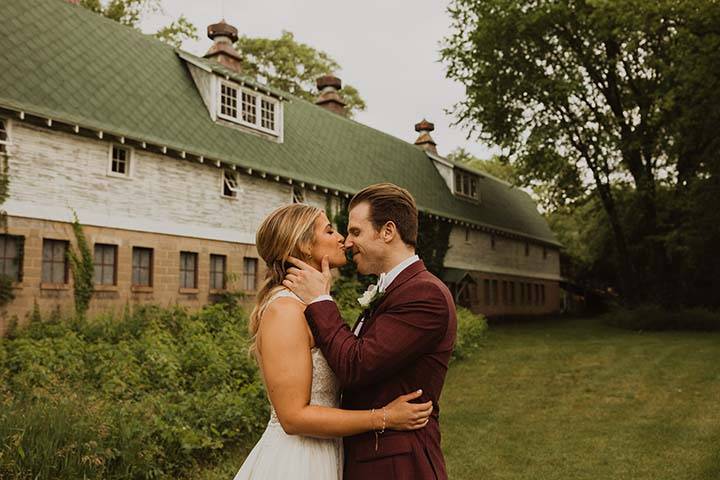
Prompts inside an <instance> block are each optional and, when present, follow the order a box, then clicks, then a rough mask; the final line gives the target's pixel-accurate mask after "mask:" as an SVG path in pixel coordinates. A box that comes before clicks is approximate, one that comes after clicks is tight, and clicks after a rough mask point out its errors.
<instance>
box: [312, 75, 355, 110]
mask: <svg viewBox="0 0 720 480" xmlns="http://www.w3.org/2000/svg"><path fill="white" fill-rule="evenodd" d="M315 84H316V85H317V89H318V91H319V92H320V94H319V95H318V98H317V100H315V105H318V106H320V107H322V108H324V109H325V110H329V111H331V112H333V113H335V114H337V115H341V116H343V117H346V116H347V109H346V108H345V105H346V103H345V101H344V100H343V98H342V95H340V90H342V80H340V79H339V78H338V77H336V76H334V75H323V76H322V77H318V79H317V80H316V82H315Z"/></svg>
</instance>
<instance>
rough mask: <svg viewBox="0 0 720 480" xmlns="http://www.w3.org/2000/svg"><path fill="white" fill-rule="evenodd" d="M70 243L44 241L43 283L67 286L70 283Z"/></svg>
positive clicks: (64, 241)
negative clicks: (68, 260)
mask: <svg viewBox="0 0 720 480" xmlns="http://www.w3.org/2000/svg"><path fill="white" fill-rule="evenodd" d="M67 250H68V242H67V241H66V240H50V239H47V238H46V239H44V240H43V260H42V281H43V283H55V284H65V283H67V282H68V262H67Z"/></svg>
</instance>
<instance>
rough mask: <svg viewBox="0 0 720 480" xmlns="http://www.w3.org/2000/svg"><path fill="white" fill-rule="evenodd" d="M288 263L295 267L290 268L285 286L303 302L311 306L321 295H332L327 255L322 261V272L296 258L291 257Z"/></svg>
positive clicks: (284, 281)
mask: <svg viewBox="0 0 720 480" xmlns="http://www.w3.org/2000/svg"><path fill="white" fill-rule="evenodd" d="M288 262H290V263H292V264H293V265H295V267H290V268H288V270H287V273H286V274H285V280H283V285H285V286H286V287H287V288H289V289H290V290H291V291H292V292H293V293H294V294H295V295H297V296H298V297H300V299H301V300H302V301H303V302H305V303H306V304H309V303H310V302H312V301H313V300H315V299H316V298H317V297H319V296H321V295H329V294H330V286H331V285H332V275H331V274H330V262H329V260H328V257H327V255H326V256H324V257H323V259H322V271H321V272H318V271H317V270H315V268H313V267H311V266H310V265H308V264H307V263H305V262H303V261H301V260H298V259H297V258H295V257H289V258H288Z"/></svg>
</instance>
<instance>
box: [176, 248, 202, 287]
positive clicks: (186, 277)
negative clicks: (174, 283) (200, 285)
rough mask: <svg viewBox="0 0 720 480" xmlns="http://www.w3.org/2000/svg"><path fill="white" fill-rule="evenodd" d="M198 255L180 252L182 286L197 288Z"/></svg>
mask: <svg viewBox="0 0 720 480" xmlns="http://www.w3.org/2000/svg"><path fill="white" fill-rule="evenodd" d="M197 258H198V255H197V253H195V252H180V288H197V272H198V261H197Z"/></svg>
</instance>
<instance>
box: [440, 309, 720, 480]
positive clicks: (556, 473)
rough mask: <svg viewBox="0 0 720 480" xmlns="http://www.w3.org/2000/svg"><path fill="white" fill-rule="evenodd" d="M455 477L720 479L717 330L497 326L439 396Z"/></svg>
mask: <svg viewBox="0 0 720 480" xmlns="http://www.w3.org/2000/svg"><path fill="white" fill-rule="evenodd" d="M441 426H442V432H443V450H444V452H445V458H446V461H447V466H448V474H449V477H450V478H451V479H453V480H470V479H472V480H476V479H479V480H490V479H514V480H523V479H528V480H531V479H532V480H540V479H563V480H564V479H633V480H639V479H647V480H659V479H673V480H678V479H698V480H700V479H703V480H704V479H707V480H717V479H720V334H718V333H689V332H661V333H637V332H630V331H625V330H620V329H615V328H612V327H607V326H604V325H602V324H600V323H599V322H598V321H597V320H588V319H572V320H546V319H544V320H537V321H531V322H529V321H525V322H523V323H515V324H498V323H495V324H493V325H491V328H490V331H489V333H488V336H487V337H486V340H485V342H484V344H483V346H482V348H481V349H480V350H479V351H478V352H476V353H475V354H474V355H473V356H472V357H471V358H469V359H466V360H465V361H462V362H458V363H456V364H454V365H453V366H452V367H451V368H450V371H449V373H448V378H447V381H446V384H445V389H444V392H443V397H442V399H441Z"/></svg>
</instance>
